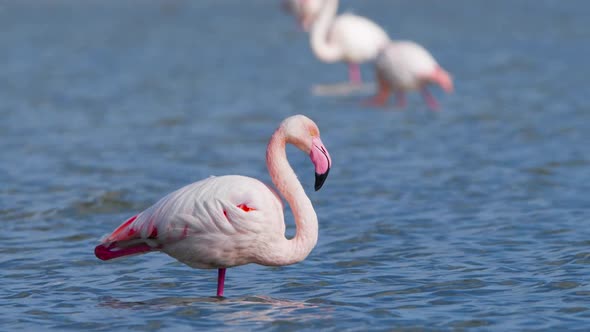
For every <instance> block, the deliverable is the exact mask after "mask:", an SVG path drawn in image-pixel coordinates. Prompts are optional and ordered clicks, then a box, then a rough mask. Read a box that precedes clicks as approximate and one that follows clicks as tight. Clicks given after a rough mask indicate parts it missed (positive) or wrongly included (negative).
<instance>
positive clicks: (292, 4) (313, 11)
mask: <svg viewBox="0 0 590 332" xmlns="http://www.w3.org/2000/svg"><path fill="white" fill-rule="evenodd" d="M323 2H324V0H284V2H283V6H284V7H285V8H286V9H287V11H289V12H291V13H292V14H293V16H295V18H296V19H297V21H298V22H299V25H301V28H302V29H303V30H304V31H309V29H310V27H311V25H312V23H313V21H314V20H315V18H316V16H317V14H318V13H319V12H320V9H322V4H323Z"/></svg>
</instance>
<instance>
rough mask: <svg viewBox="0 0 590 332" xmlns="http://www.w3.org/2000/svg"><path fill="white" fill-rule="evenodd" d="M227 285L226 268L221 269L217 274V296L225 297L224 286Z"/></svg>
mask: <svg viewBox="0 0 590 332" xmlns="http://www.w3.org/2000/svg"><path fill="white" fill-rule="evenodd" d="M224 284H225V268H221V269H219V270H218V274H217V296H218V297H222V296H223V286H224Z"/></svg>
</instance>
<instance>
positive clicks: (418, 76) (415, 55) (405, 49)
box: [369, 41, 453, 111]
mask: <svg viewBox="0 0 590 332" xmlns="http://www.w3.org/2000/svg"><path fill="white" fill-rule="evenodd" d="M375 71H376V76H377V85H378V90H377V94H376V95H375V96H374V97H373V98H372V99H371V100H370V101H369V104H372V105H376V106H383V105H385V103H386V102H387V100H388V99H389V96H390V95H391V93H392V92H393V93H395V95H396V99H397V106H399V107H405V106H406V95H405V92H407V91H411V90H420V92H421V93H422V96H423V98H424V100H425V101H426V104H427V105H428V106H429V107H430V109H432V110H433V111H436V110H438V109H439V104H438V102H437V101H436V99H435V98H434V96H433V95H432V94H431V93H430V91H428V89H427V85H428V84H431V83H434V84H438V85H439V86H440V87H441V88H442V89H443V90H444V91H446V92H447V93H451V92H452V91H453V79H452V77H451V75H450V74H449V73H448V72H446V71H445V70H444V69H443V68H442V67H441V66H440V65H439V64H438V63H437V62H436V60H435V59H434V58H433V57H432V55H431V54H430V53H429V52H428V51H427V50H426V49H425V48H424V47H422V46H420V45H418V44H416V43H414V42H412V41H392V42H390V43H389V44H388V45H387V46H386V47H385V48H384V49H383V50H382V51H381V52H380V53H379V55H378V56H377V60H376V61H375Z"/></svg>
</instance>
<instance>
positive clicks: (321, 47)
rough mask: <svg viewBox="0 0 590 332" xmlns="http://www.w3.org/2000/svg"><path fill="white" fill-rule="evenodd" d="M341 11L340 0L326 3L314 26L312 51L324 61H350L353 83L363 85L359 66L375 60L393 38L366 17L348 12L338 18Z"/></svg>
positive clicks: (350, 75) (312, 27) (305, 0)
mask: <svg viewBox="0 0 590 332" xmlns="http://www.w3.org/2000/svg"><path fill="white" fill-rule="evenodd" d="M299 1H302V2H307V1H310V0H299ZM337 11H338V0H323V5H322V7H321V9H320V12H319V13H318V14H317V16H316V17H315V20H314V22H313V24H312V26H311V32H310V43H311V48H312V50H313V52H314V54H315V55H316V57H317V58H319V59H320V60H321V61H323V62H327V63H333V62H339V61H344V62H347V63H348V65H349V80H350V82H351V83H355V84H359V83H361V73H360V67H359V64H360V63H363V62H366V61H371V60H374V59H375V57H376V56H377V54H378V53H379V51H380V50H381V49H382V48H383V47H384V46H385V45H387V43H388V42H389V36H388V35H387V33H386V32H385V30H383V29H382V28H381V27H379V26H378V25H377V24H376V23H375V22H373V21H371V20H369V19H367V18H365V17H362V16H357V15H353V14H348V13H346V14H342V15H339V16H336V12H337Z"/></svg>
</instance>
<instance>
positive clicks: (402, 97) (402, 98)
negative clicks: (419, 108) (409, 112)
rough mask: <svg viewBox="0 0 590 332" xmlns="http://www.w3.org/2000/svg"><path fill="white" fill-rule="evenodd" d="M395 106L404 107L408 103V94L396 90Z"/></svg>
mask: <svg viewBox="0 0 590 332" xmlns="http://www.w3.org/2000/svg"><path fill="white" fill-rule="evenodd" d="M395 100H396V102H395V106H397V107H400V108H404V107H406V105H407V102H406V94H405V93H404V92H403V91H396V92H395Z"/></svg>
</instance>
